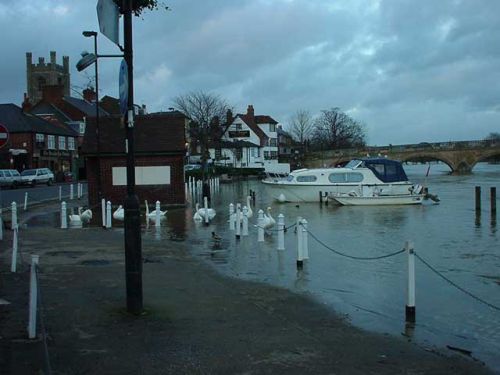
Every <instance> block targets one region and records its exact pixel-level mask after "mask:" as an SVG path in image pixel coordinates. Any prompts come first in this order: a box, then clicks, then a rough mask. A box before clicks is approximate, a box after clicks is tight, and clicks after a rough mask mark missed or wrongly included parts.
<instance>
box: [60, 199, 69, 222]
mask: <svg viewBox="0 0 500 375" xmlns="http://www.w3.org/2000/svg"><path fill="white" fill-rule="evenodd" d="M66 213H67V210H66V202H65V201H62V202H61V229H68V215H67V214H66Z"/></svg>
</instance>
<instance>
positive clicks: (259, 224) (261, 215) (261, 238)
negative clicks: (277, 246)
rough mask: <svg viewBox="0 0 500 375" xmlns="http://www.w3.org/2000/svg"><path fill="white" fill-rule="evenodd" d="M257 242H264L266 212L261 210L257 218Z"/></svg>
mask: <svg viewBox="0 0 500 375" xmlns="http://www.w3.org/2000/svg"><path fill="white" fill-rule="evenodd" d="M257 227H258V228H257V242H264V211H262V210H259V212H258V216H257Z"/></svg>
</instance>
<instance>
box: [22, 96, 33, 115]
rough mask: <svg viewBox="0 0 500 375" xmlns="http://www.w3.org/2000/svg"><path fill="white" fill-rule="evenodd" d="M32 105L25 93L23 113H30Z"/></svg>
mask: <svg viewBox="0 0 500 375" xmlns="http://www.w3.org/2000/svg"><path fill="white" fill-rule="evenodd" d="M31 107H32V105H31V103H30V99H29V98H28V94H26V93H24V100H23V104H21V108H22V110H23V112H25V113H26V112H29V111H30V110H31Z"/></svg>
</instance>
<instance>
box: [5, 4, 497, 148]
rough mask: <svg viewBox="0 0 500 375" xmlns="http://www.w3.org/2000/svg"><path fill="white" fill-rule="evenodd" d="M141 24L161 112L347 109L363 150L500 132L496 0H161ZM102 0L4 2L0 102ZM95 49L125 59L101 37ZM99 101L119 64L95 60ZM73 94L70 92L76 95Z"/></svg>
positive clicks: (20, 87) (276, 114)
mask: <svg viewBox="0 0 500 375" xmlns="http://www.w3.org/2000/svg"><path fill="white" fill-rule="evenodd" d="M164 2H165V3H166V4H167V5H169V6H170V7H171V11H165V10H159V11H154V12H146V13H145V14H144V15H143V17H142V19H141V18H137V17H134V54H135V56H134V64H135V70H134V74H135V99H136V100H135V101H136V103H138V104H146V105H147V107H148V110H149V111H159V110H167V109H168V108H169V107H171V106H172V99H173V98H174V97H175V96H177V95H180V94H185V93H188V92H190V91H193V90H203V91H207V92H212V93H216V94H219V95H220V96H221V97H223V98H225V99H226V100H227V101H228V102H229V103H230V104H231V105H233V106H234V108H235V109H236V111H237V112H244V111H246V107H247V105H248V104H253V106H254V108H255V113H256V114H266V115H270V116H272V117H273V118H275V119H276V120H277V121H279V122H280V123H282V124H283V125H285V127H286V125H287V124H288V123H289V119H290V116H291V115H292V114H293V113H294V112H295V111H297V110H298V109H307V110H309V111H310V112H311V113H312V114H319V113H320V111H321V110H324V109H328V108H332V107H340V108H341V109H342V110H343V111H345V112H347V113H348V114H350V115H351V116H352V117H353V118H355V119H356V120H358V121H360V122H362V123H364V124H365V126H366V130H367V135H368V143H369V144H371V145H387V144H389V143H392V144H401V143H418V142H430V141H449V140H468V139H482V138H484V137H486V136H487V135H488V134H489V133H490V132H499V131H500V121H499V120H500V1H498V0H420V1H416V0H210V1H201V0H164ZM96 4H97V0H95V1H94V0H36V1H33V0H0V22H1V39H2V46H3V51H4V52H3V54H2V58H1V59H0V71H1V76H2V84H1V85H0V103H10V102H13V103H16V104H20V103H21V102H22V97H23V93H24V92H26V70H25V69H26V61H25V54H26V52H28V51H31V52H32V53H33V60H35V61H37V60H38V57H45V60H46V61H47V60H49V52H50V51H51V50H55V51H57V60H58V63H60V64H61V63H62V55H68V56H69V57H70V65H71V84H72V86H73V87H74V88H75V89H76V90H78V91H81V88H82V87H84V86H85V85H86V84H87V82H88V79H89V78H93V69H89V72H88V73H87V75H86V74H84V73H78V72H77V71H76V69H75V64H76V62H77V61H78V59H79V58H80V52H81V51H82V50H85V49H86V50H89V51H92V50H93V43H92V39H87V38H84V37H83V36H82V35H81V32H82V31H83V30H98V24H97V16H96ZM99 52H100V53H111V54H112V53H115V54H116V53H118V52H119V51H118V49H117V48H116V47H115V46H114V45H113V44H112V43H111V42H109V41H108V40H107V39H106V37H104V36H102V35H100V36H99ZM99 64H100V69H99V75H100V82H99V83H100V96H103V95H111V96H115V97H118V69H119V64H120V61H119V59H101V60H100V62H99ZM76 95H77V94H76V93H74V96H76Z"/></svg>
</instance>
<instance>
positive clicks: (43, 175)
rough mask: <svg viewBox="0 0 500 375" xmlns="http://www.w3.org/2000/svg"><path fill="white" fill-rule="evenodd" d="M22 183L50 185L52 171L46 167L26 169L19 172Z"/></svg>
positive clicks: (52, 178)
mask: <svg viewBox="0 0 500 375" xmlns="http://www.w3.org/2000/svg"><path fill="white" fill-rule="evenodd" d="M21 178H22V181H23V184H24V185H30V186H35V185H36V184H47V185H49V186H50V185H52V183H53V182H54V173H52V171H51V170H50V169H48V168H37V169H26V170H24V171H22V172H21Z"/></svg>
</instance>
